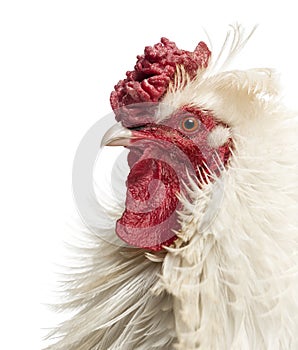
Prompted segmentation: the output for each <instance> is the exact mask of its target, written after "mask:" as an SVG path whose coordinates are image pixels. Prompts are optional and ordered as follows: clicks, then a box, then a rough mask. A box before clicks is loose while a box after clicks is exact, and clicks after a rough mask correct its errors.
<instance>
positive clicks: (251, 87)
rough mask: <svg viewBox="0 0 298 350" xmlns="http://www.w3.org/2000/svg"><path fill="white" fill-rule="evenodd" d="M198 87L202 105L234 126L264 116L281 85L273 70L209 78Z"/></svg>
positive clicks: (230, 72)
mask: <svg viewBox="0 0 298 350" xmlns="http://www.w3.org/2000/svg"><path fill="white" fill-rule="evenodd" d="M198 88H199V90H200V91H199V94H198V95H199V96H198V98H199V99H200V100H201V105H202V102H203V107H204V108H206V109H211V110H212V111H213V112H214V113H215V115H218V116H219V118H220V120H221V121H224V122H226V123H227V124H228V125H231V126H233V125H238V124H241V123H242V122H244V121H245V120H247V119H251V118H254V116H255V117H261V116H262V113H261V112H262V111H263V110H264V108H265V107H266V106H267V105H268V102H269V101H272V100H274V99H275V98H276V96H277V95H278V92H279V83H278V79H277V77H276V74H275V72H274V71H273V70H271V69H251V70H247V71H240V70H234V71H229V72H224V73H219V74H217V75H215V76H211V77H208V78H205V79H204V81H203V82H202V83H201V84H200V85H199V87H198ZM198 102H199V101H198Z"/></svg>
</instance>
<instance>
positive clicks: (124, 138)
mask: <svg viewBox="0 0 298 350" xmlns="http://www.w3.org/2000/svg"><path fill="white" fill-rule="evenodd" d="M131 138H132V132H131V131H130V130H129V129H126V128H124V127H123V126H122V125H121V123H117V124H115V125H113V126H112V127H111V128H110V129H109V130H108V131H107V132H106V133H105V134H104V136H103V138H102V141H101V147H103V146H128V145H129V144H130V140H131Z"/></svg>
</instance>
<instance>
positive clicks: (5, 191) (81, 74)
mask: <svg viewBox="0 0 298 350" xmlns="http://www.w3.org/2000/svg"><path fill="white" fill-rule="evenodd" d="M236 21H238V22H239V23H242V24H243V25H244V26H246V27H247V28H248V29H251V28H252V27H253V26H254V25H255V24H259V28H258V30H257V32H256V33H255V35H254V36H253V38H252V39H251V41H250V42H249V43H248V45H247V47H246V48H245V49H244V51H243V53H242V55H241V57H239V61H238V62H239V64H238V66H239V67H241V68H242V67H247V68H251V67H255V66H270V67H275V68H277V70H278V71H279V72H281V73H282V82H283V85H284V86H285V93H286V96H287V102H288V104H289V105H291V106H292V107H295V106H297V103H296V94H297V92H296V91H297V78H298V74H297V73H298V69H297V61H298V60H297V58H298V54H297V29H298V25H297V10H296V4H295V2H294V1H282V2H279V1H276V2H273V1H260V0H259V1H245V2H242V1H227V0H226V1H211V0H209V1H207V0H206V1H204V2H203V1H187V0H184V1H176V2H175V1H161V0H159V1H155V0H151V1H129V0H126V1H112V0H111V1H109V2H108V1H99V0H98V1H89V0H85V1H76V0H72V1H69V0H68V1H66V0H51V1H50V0H49V1H44V0H38V1H37V0H36V1H32V0H29V1H13V0H10V1H9V0H7V1H1V5H0V117H1V125H0V155H1V157H0V167H1V171H0V176H1V182H0V201H1V220H0V229H1V242H0V259H1V261H0V266H1V277H0V278H1V279H0V281H1V288H0V293H1V298H0V303H1V306H0V318H1V319H3V320H1V321H2V322H1V324H2V326H1V341H0V348H1V349H3V350H10V349H12V350H14V349H25V350H38V349H41V347H42V345H41V340H40V338H41V335H42V334H44V332H42V331H41V330H40V328H41V327H48V326H51V325H53V324H54V323H55V321H56V320H57V319H56V317H55V316H54V315H52V314H51V313H50V312H49V311H47V309H46V308H45V307H43V306H42V305H41V303H45V302H50V301H51V300H52V297H51V290H52V289H53V281H54V279H55V277H54V274H53V273H54V271H57V268H56V266H54V264H53V263H54V262H56V263H57V262H58V261H61V256H63V253H62V240H63V238H65V233H66V232H67V231H68V225H69V222H71V221H72V219H73V217H74V216H75V213H76V210H75V206H74V204H73V197H72V190H71V169H72V160H73V157H74V154H75V151H76V148H77V146H78V143H79V141H80V139H81V138H82V136H83V135H84V133H85V132H86V131H87V130H88V128H89V127H91V126H92V125H93V123H95V122H96V121H97V120H98V119H99V118H100V117H101V116H104V115H105V114H107V113H109V112H110V106H109V95H110V92H111V91H112V89H113V86H114V84H115V83H117V82H118V80H119V79H122V78H124V73H125V71H126V70H128V69H132V68H133V65H134V63H135V56H136V55H137V54H141V53H142V52H143V49H144V46H145V45H152V44H155V43H157V42H158V41H159V39H160V37H161V36H166V37H168V38H170V39H171V40H173V41H176V43H177V45H178V47H180V48H183V49H188V50H193V49H194V47H195V46H196V44H197V43H198V41H200V40H207V39H206V35H205V34H204V31H203V29H202V28H203V27H204V28H205V29H206V30H207V31H208V33H209V35H210V37H211V39H212V42H213V43H214V44H215V45H216V44H217V45H219V44H221V43H222V41H223V39H224V36H225V33H226V31H227V28H228V24H230V23H235V22H236ZM235 67H237V64H235ZM99 141H100V140H99Z"/></svg>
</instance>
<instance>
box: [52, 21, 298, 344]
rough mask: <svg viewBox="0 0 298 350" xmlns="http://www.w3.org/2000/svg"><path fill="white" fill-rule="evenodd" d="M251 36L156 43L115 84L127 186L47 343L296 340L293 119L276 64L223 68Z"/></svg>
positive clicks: (89, 244)
mask: <svg viewBox="0 0 298 350" xmlns="http://www.w3.org/2000/svg"><path fill="white" fill-rule="evenodd" d="M231 37H232V40H230V41H229V38H231ZM249 37H250V35H248V36H245V34H244V32H243V29H242V28H241V27H239V26H235V27H233V29H232V31H230V32H229V34H228V36H227V40H226V42H225V44H224V46H223V50H222V51H221V53H220V55H219V57H218V59H217V60H213V59H211V52H210V51H209V49H208V47H207V46H206V44H205V43H203V42H200V43H199V44H198V46H197V47H196V49H195V50H194V52H189V51H185V50H180V49H178V48H177V46H176V45H175V44H174V43H173V42H171V41H169V40H168V39H166V38H162V39H161V42H160V43H158V44H156V45H154V46H153V47H146V48H145V51H144V54H143V55H140V56H138V57H137V63H136V65H135V68H134V70H133V71H130V72H128V73H127V77H126V78H125V79H124V80H121V81H119V83H118V84H117V85H116V86H115V90H114V91H113V92H112V94H111V106H112V108H113V110H114V113H115V117H116V120H117V123H116V124H115V126H113V127H112V128H111V129H110V130H109V131H107V133H106V134H105V136H104V137H103V140H102V145H103V146H105V147H106V146H124V147H126V149H127V150H128V156H127V164H128V168H129V174H128V176H127V179H126V187H125V191H126V192H125V194H126V195H125V198H124V200H123V201H122V203H120V204H119V200H118V201H117V200H116V199H115V203H114V204H115V208H116V209H115V208H113V203H109V204H108V205H106V208H104V210H103V211H102V227H101V232H102V233H103V234H102V236H100V235H98V234H92V232H91V233H89V235H88V237H86V243H85V244H86V248H85V250H84V249H82V251H83V252H84V259H85V261H84V264H83V266H80V267H79V268H77V270H75V271H74V272H73V273H72V274H71V277H70V278H68V280H67V288H68V290H67V296H68V301H67V302H66V303H65V304H64V308H66V309H70V310H74V311H75V312H74V315H73V317H72V318H71V319H70V320H67V321H65V322H64V323H62V324H61V325H60V326H59V327H58V328H57V329H56V330H55V331H54V332H53V334H56V336H58V337H59V339H58V341H57V342H56V343H55V344H53V345H51V346H49V347H48V349H50V350H71V349H75V350H100V349H101V350H116V349H119V350H147V349H162V350H167V349H179V350H196V349H200V350H201V349H202V350H213V349H215V350H216V349H220V350H225V349H226V350H232V349H233V350H242V349H243V350H244V349H251V350H265V349H268V350H269V349H272V350H278V349H284V350H290V349H293V350H294V349H298V336H297V334H298V281H297V278H298V254H297V253H298V245H297V244H298V230H297V195H298V190H297V180H298V178H297V177H298V176H297V119H296V117H295V114H293V113H291V112H289V111H288V110H287V109H286V108H285V107H283V105H282V103H281V102H280V96H279V88H278V82H277V78H276V74H275V73H274V71H272V70H270V69H251V70H246V71H240V70H233V71H229V70H226V67H227V65H228V64H229V62H230V61H231V59H232V58H233V56H235V54H236V53H238V51H239V50H240V49H241V48H242V47H243V46H244V44H245V43H246V41H247V40H248V38H249ZM229 42H230V46H228V43H229ZM225 51H228V53H227V55H226V59H223V57H224V53H225ZM119 205H120V206H121V210H120V211H119V212H117V208H118V207H119ZM115 211H116V212H117V215H116V216H115ZM102 237H105V239H102ZM107 237H108V238H107ZM113 237H114V238H115V237H116V240H114V238H113ZM118 240H119V242H120V241H121V242H122V244H120V243H119V242H118ZM116 241H117V242H118V243H117V244H116V243H115V242H116ZM80 259H82V257H80Z"/></svg>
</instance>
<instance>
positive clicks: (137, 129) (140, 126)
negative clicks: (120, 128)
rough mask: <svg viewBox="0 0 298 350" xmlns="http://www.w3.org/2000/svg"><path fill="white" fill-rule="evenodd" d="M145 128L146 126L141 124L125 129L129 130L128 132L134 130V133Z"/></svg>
mask: <svg viewBox="0 0 298 350" xmlns="http://www.w3.org/2000/svg"><path fill="white" fill-rule="evenodd" d="M145 126H146V124H142V125H137V126H130V127H127V129H129V130H134V131H139V130H142V129H144V128H145Z"/></svg>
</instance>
